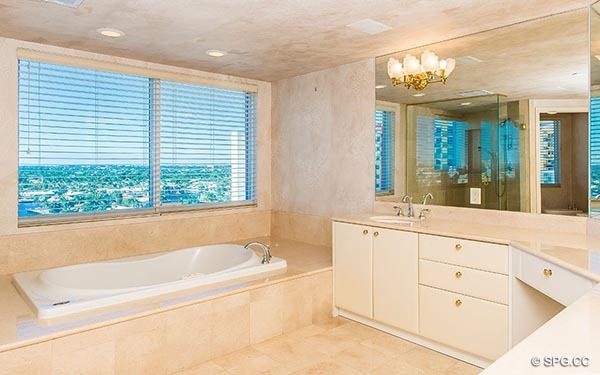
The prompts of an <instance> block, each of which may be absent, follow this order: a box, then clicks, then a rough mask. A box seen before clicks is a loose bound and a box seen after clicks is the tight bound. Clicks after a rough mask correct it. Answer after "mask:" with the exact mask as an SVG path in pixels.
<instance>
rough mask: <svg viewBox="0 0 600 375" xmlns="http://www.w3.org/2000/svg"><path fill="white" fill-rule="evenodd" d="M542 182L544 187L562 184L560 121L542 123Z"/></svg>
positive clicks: (542, 121) (543, 121) (544, 121)
mask: <svg viewBox="0 0 600 375" xmlns="http://www.w3.org/2000/svg"><path fill="white" fill-rule="evenodd" d="M540 181H541V183H542V184H543V185H556V184H559V183H560V121H559V120H541V121H540Z"/></svg>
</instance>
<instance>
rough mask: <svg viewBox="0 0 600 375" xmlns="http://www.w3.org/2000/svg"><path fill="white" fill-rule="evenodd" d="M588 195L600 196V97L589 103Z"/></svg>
mask: <svg viewBox="0 0 600 375" xmlns="http://www.w3.org/2000/svg"><path fill="white" fill-rule="evenodd" d="M590 182H591V183H590V185H591V188H590V195H591V197H592V199H598V198H596V197H599V196H600V96H592V97H591V101H590Z"/></svg>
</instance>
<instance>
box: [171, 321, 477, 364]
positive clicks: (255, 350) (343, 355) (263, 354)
mask: <svg viewBox="0 0 600 375" xmlns="http://www.w3.org/2000/svg"><path fill="white" fill-rule="evenodd" d="M480 371H481V369H479V368H478V367H474V366H471V365H468V364H466V363H463V362H460V361H457V360H455V359H453V358H451V357H448V356H445V355H443V354H440V353H437V352H435V351H432V350H429V349H425V348H423V347H421V346H418V345H415V344H412V343H410V342H408V341H405V340H402V339H399V338H396V337H393V336H390V335H387V334H385V333H383V332H380V331H377V330H375V329H372V328H369V327H366V326H364V325H361V324H358V323H355V322H352V321H349V320H346V319H342V318H337V319H332V320H331V321H330V322H328V323H325V324H315V325H311V326H308V327H305V328H302V329H299V330H297V331H294V332H291V333H288V334H285V335H282V336H277V337H274V338H272V339H269V340H267V341H263V342H261V343H258V344H255V345H252V346H250V347H247V348H244V349H242V350H239V351H237V352H234V353H231V354H228V355H226V356H223V357H220V358H216V359H213V360H211V361H209V362H206V363H204V364H202V365H200V366H196V367H194V368H192V369H188V370H186V371H183V372H178V373H177V375H200V374H202V375H228V374H243V375H251V374H272V375H279V374H324V375H325V374H326V375H333V374H344V375H354V374H383V375H387V374H399V375H400V374H410V375H425V374H432V375H433V374H435V375H471V374H478V373H479V372H480Z"/></svg>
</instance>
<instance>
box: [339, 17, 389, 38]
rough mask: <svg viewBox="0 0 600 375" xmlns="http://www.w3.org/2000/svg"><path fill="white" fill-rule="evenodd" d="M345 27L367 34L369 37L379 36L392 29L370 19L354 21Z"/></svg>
mask: <svg viewBox="0 0 600 375" xmlns="http://www.w3.org/2000/svg"><path fill="white" fill-rule="evenodd" d="M346 26H347V27H349V28H351V29H354V30H358V31H362V32H363V33H367V34H370V35H375V34H379V33H382V32H384V31H388V30H391V29H392V28H391V27H389V26H388V25H385V24H383V23H381V22H377V21H375V20H372V19H370V18H365V19H364V20H360V21H356V22H354V23H351V24H349V25H346Z"/></svg>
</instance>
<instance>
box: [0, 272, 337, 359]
mask: <svg viewBox="0 0 600 375" xmlns="http://www.w3.org/2000/svg"><path fill="white" fill-rule="evenodd" d="M331 270H333V266H329V267H324V268H320V269H316V270H312V271H306V272H302V273H298V274H293V275H289V276H283V277H281V278H279V279H276V280H272V281H264V282H261V283H257V284H255V285H249V286H247V287H242V288H240V289H236V290H231V291H227V292H223V293H220V294H214V295H211V296H207V297H205V298H199V299H197V300H191V301H185V302H181V303H178V304H173V305H169V306H164V307H157V308H152V309H148V310H146V311H140V312H137V313H134V314H131V315H128V316H123V317H119V318H114V319H109V320H105V321H101V322H97V323H92V324H87V325H84V326H81V327H76V328H72V329H66V330H64V331H60V332H55V333H52V334H49V335H44V336H39V337H35V338H32V339H28V340H22V341H15V342H11V343H7V344H2V345H0V353H2V352H6V351H10V350H14V349H18V348H21V347H25V346H30V345H34V344H39V343H42V342H46V341H50V340H54V339H57V338H60V337H64V336H70V335H74V334H77V333H81V332H86V331H90V330H93V329H96V328H101V327H106V326H110V325H114V324H118V323H122V322H126V321H129V320H133V319H139V318H143V317H145V316H149V315H153V314H158V313H162V312H166V311H170V310H176V309H180V308H182V307H185V306H190V305H194V304H197V303H202V302H206V301H210V300H213V299H217V298H222V297H227V296H230V295H234V294H238V293H244V292H247V291H250V290H254V289H258V288H262V287H266V286H269V285H274V284H278V283H282V282H286V281H290V280H295V279H299V278H302V277H308V276H311V275H315V274H318V273H321V272H327V271H331Z"/></svg>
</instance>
